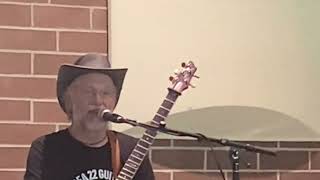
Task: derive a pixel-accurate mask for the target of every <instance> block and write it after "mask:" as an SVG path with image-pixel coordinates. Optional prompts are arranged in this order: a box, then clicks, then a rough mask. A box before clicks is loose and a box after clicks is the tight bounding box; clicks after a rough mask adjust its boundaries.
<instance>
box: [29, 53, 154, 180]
mask: <svg viewBox="0 0 320 180" xmlns="http://www.w3.org/2000/svg"><path fill="white" fill-rule="evenodd" d="M126 71H127V69H111V68H110V63H109V61H108V60H107V59H106V58H105V57H104V56H102V55H99V54H87V55H85V56H82V57H80V58H79V59H78V60H77V61H76V62H75V64H74V65H62V66H61V67H60V70H59V73H58V80H57V97H58V101H59V104H60V106H61V108H62V110H63V111H64V112H65V113H66V115H67V117H68V119H69V120H70V121H71V126H70V127H69V128H67V129H64V130H60V131H58V132H55V133H52V134H48V135H45V136H42V137H40V138H38V139H36V140H35V141H34V142H33V143H32V145H31V148H30V151H29V155H28V160H27V169H26V173H25V176H24V180H93V179H98V180H99V179H106V180H111V179H113V178H114V176H115V174H117V173H118V172H119V169H120V164H124V163H125V161H126V160H127V158H128V156H129V155H130V153H131V150H132V149H133V148H134V146H135V144H136V142H137V140H136V139H134V138H133V137H130V136H127V135H125V134H122V133H116V132H114V131H109V130H108V123H107V122H106V121H104V120H102V119H101V118H100V117H99V115H98V113H97V112H98V111H99V110H101V109H109V110H110V111H113V110H114V108H115V107H116V104H117V102H118V99H119V96H120V92H121V89H122V83H123V80H124V77H125V74H126ZM48 115H49V116H50V114H48ZM134 179H135V180H153V179H154V174H153V171H152V167H151V164H150V161H149V159H148V157H146V158H145V160H144V161H143V162H142V165H141V166H140V168H139V170H138V171H137V173H136V176H135V177H134Z"/></svg>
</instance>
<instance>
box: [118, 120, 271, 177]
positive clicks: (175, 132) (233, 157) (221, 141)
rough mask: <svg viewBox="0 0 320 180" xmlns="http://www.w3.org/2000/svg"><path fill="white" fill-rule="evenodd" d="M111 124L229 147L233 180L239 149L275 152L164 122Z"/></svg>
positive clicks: (235, 175)
mask: <svg viewBox="0 0 320 180" xmlns="http://www.w3.org/2000/svg"><path fill="white" fill-rule="evenodd" d="M112 122H115V123H126V124H130V125H132V126H138V127H142V128H145V129H149V130H152V131H160V132H162V133H165V134H169V135H173V136H184V137H193V138H196V139H197V140H198V141H208V142H214V143H218V144H221V145H223V146H230V147H232V148H231V149H230V157H231V161H232V171H233V172H232V175H233V180H240V176H239V169H240V167H239V159H240V158H239V149H244V150H246V151H249V152H255V153H261V154H267V155H272V156H276V151H274V150H270V149H267V148H264V147H259V146H254V145H250V144H243V143H239V142H234V141H231V140H228V139H223V138H221V139H216V138H211V137H207V136H205V135H203V134H201V133H189V132H184V131H179V130H174V129H169V128H166V123H165V122H164V121H161V122H160V125H159V126H154V125H149V124H144V123H140V122H138V121H136V120H131V119H127V118H123V117H121V118H118V119H117V121H112Z"/></svg>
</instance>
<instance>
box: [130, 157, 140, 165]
mask: <svg viewBox="0 0 320 180" xmlns="http://www.w3.org/2000/svg"><path fill="white" fill-rule="evenodd" d="M128 160H129V161H130V162H131V164H130V165H132V164H134V166H137V167H139V165H140V164H139V163H137V162H135V161H134V160H132V159H130V157H129V158H128ZM130 162H128V163H130Z"/></svg>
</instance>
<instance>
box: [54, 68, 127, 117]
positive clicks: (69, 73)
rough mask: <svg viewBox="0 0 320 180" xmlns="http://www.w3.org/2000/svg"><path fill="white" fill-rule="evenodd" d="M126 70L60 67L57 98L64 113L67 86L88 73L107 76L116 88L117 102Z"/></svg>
mask: <svg viewBox="0 0 320 180" xmlns="http://www.w3.org/2000/svg"><path fill="white" fill-rule="evenodd" d="M127 70H128V69H127V68H120V69H113V68H112V69H111V68H101V69H100V68H90V67H84V66H79V65H71V64H64V65H62V66H61V67H60V69H59V72H58V79H57V98H58V101H59V104H60V106H61V108H62V110H63V111H64V112H66V108H65V103H64V93H65V91H66V90H67V88H68V86H69V85H70V84H71V83H72V82H73V80H75V79H76V78H77V77H79V76H81V75H85V74H88V73H101V74H105V75H107V76H109V77H110V78H111V79H112V81H113V83H114V85H115V86H116V88H117V92H118V94H117V102H118V99H119V97H120V92H121V89H122V84H123V81H124V78H125V75H126V72H127Z"/></svg>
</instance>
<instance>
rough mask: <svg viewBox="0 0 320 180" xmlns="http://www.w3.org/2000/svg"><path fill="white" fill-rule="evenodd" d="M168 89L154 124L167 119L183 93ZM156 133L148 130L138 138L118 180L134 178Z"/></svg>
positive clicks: (154, 118)
mask: <svg viewBox="0 0 320 180" xmlns="http://www.w3.org/2000/svg"><path fill="white" fill-rule="evenodd" d="M168 90H169V92H168V94H167V96H166V98H165V99H164V100H163V102H162V104H161V106H160V108H159V109H158V111H157V113H156V115H155V116H154V117H153V120H152V122H151V124H153V125H159V124H160V121H164V120H165V119H166V117H167V116H168V114H169V112H170V110H171V108H172V107H173V105H174V103H175V102H176V100H177V98H178V97H179V95H181V93H179V92H176V91H175V90H172V89H170V88H168ZM156 135H157V132H156V131H152V130H146V131H145V132H144V134H143V136H142V137H141V138H140V139H139V140H138V143H137V144H136V146H135V148H134V149H133V151H132V152H131V154H130V156H129V158H128V160H127V161H126V163H125V164H124V166H123V167H122V169H121V171H120V172H119V175H118V177H117V178H116V179H117V180H131V179H133V178H134V176H135V174H136V173H137V171H138V169H139V167H140V165H141V163H142V161H143V159H144V157H145V156H146V155H147V153H148V150H149V149H150V147H151V145H152V144H153V142H154V139H155V137H156Z"/></svg>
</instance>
